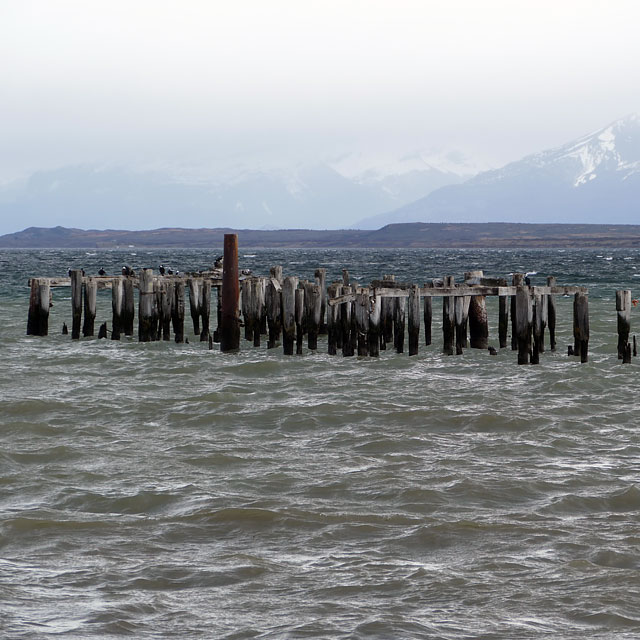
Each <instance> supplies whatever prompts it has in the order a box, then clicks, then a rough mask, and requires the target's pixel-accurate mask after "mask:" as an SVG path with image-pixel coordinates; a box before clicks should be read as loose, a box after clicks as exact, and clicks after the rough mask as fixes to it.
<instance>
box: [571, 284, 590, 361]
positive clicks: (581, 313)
mask: <svg viewBox="0 0 640 640" xmlns="http://www.w3.org/2000/svg"><path fill="white" fill-rule="evenodd" d="M574 300H575V302H574V309H575V315H576V336H575V337H576V344H577V345H578V347H579V349H580V362H588V361H589V296H588V295H587V294H586V293H580V292H578V293H576V294H575V298H574ZM576 355H578V354H576Z"/></svg>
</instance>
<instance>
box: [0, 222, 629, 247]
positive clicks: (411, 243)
mask: <svg viewBox="0 0 640 640" xmlns="http://www.w3.org/2000/svg"><path fill="white" fill-rule="evenodd" d="M225 233H237V234H238V241H239V243H240V246H244V247H326V248H329V247H336V248H340V247H352V248H367V247H372V248H373V247H389V248H412V247H413V248H421V247H434V248H435V247H439V248H446V247H461V248H464V247H468V248H513V247H531V248H535V247H542V248H548V247H640V225H605V224H518V223H500V222H492V223H484V224H483V223H458V224H455V223H453V224H449V223H422V222H417V223H409V224H391V225H387V226H385V227H383V228H382V229H377V230H375V231H362V230H353V229H351V230H349V229H348V230H337V231H313V230H308V229H284V230H279V231H255V230H248V229H241V230H236V231H234V230H232V229H183V228H165V229H154V230H150V231H122V230H105V231H100V230H88V231H85V230H82V229H68V228H65V227H54V228H51V229H47V228H42V227H30V228H28V229H25V230H24V231H19V232H17V233H10V234H7V235H4V236H0V248H13V249H21V248H104V249H110V248H118V247H129V246H135V247H164V248H171V247H187V248H188V247H193V248H198V247H211V248H214V247H216V248H220V247H222V244H223V238H224V234H225Z"/></svg>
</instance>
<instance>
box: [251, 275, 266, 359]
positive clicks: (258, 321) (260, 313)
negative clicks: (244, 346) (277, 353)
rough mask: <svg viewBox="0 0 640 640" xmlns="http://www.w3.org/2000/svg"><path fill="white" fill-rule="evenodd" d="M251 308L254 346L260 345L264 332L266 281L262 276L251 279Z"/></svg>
mask: <svg viewBox="0 0 640 640" xmlns="http://www.w3.org/2000/svg"><path fill="white" fill-rule="evenodd" d="M250 287H251V300H250V303H251V308H250V309H249V313H250V314H251V318H252V320H253V322H252V324H253V346H254V347H259V346H260V335H261V334H262V318H263V317H265V318H266V316H265V313H264V295H263V291H264V281H263V279H262V278H253V279H252V280H251V285H250Z"/></svg>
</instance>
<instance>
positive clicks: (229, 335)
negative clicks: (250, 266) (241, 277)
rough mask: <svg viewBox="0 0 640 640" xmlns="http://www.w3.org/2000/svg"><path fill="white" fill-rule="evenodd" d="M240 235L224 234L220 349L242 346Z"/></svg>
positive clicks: (233, 349)
mask: <svg viewBox="0 0 640 640" xmlns="http://www.w3.org/2000/svg"><path fill="white" fill-rule="evenodd" d="M239 295H240V287H239V281H238V236H237V234H235V233H225V235H224V261H223V263H222V314H221V316H220V351H235V350H237V349H239V348H240V323H239V320H238V297H239Z"/></svg>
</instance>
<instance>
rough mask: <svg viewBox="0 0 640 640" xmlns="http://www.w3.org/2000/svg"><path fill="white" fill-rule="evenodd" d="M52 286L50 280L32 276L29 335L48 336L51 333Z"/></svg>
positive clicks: (28, 321) (28, 322)
mask: <svg viewBox="0 0 640 640" xmlns="http://www.w3.org/2000/svg"><path fill="white" fill-rule="evenodd" d="M50 296H51V288H50V285H49V281H48V280H44V279H39V278H32V279H31V295H30V296H29V316H28V319H27V335H28V336H46V335H48V333H49V302H50Z"/></svg>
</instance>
